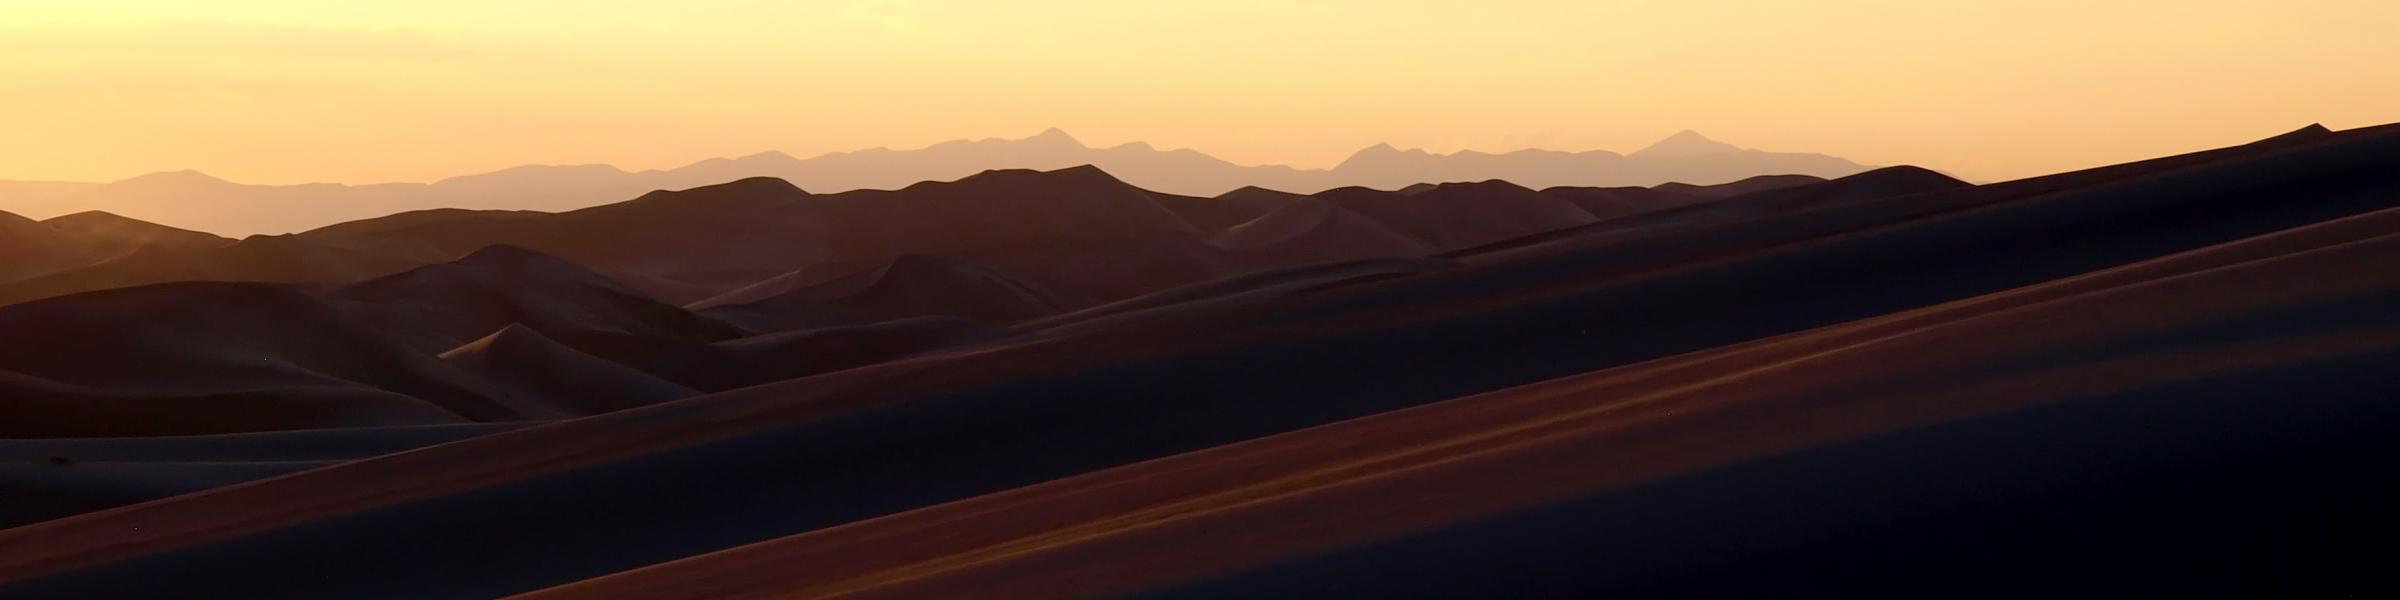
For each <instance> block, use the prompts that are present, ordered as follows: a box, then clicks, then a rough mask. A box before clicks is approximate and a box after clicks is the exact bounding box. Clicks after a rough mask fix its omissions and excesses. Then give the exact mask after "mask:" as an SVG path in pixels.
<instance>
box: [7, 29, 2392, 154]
mask: <svg viewBox="0 0 2400 600" xmlns="http://www.w3.org/2000/svg"><path fill="white" fill-rule="evenodd" d="M2395 24H2400V2H2394V1H2392V0H2295V1H2284V2H2272V1H2238V2H2237V1H2221V0H2074V1H2053V0H2012V1H1984V0H1974V1H1956V2H1922V1H1906V2H1904V1H1855V0H1825V1H1811V2H1802V1H1787V2H1756V1H1753V2H1745V1H1732V0H1682V1H1669V0H1649V1H1642V0H1480V1H1476V2H1459V1H1439V2H1435V1H1416V0H1355V1H1353V0H1323V1H1311V0H1207V1H1174V2H1168V1H1142V2H1128V1H1123V0H1072V1H1048V2H1031V1H998V0H861V1H848V0H795V1H769V0H682V1H678V2H615V1H608V0H541V1H520V0H472V1H460V0H345V1H342V2H326V1H320V0H300V1H268V0H213V1H209V2H196V1H165V0H161V1H150V2H142V1H110V0H60V1H48V0H39V1H28V0H0V179H49V180H82V181H106V180H114V179H121V178H124V177H129V176H133V175H138V174H141V173H145V172H150V171H159V170H172V169H187V168H188V169H198V170H201V171H205V172H208V173H210V174H213V175H217V176H219V177H224V178H227V179H232V180H236V181H244V182H252V183H297V182H306V181H338V182H349V183H366V182H377V181H425V180H430V179H436V178H440V177H445V176H450V175H460V174H467V173H474V172H481V171H489V170H493V169H498V168H502V167H508V166H513V165H519V164H528V163H553V164H557V163H592V162H603V163H612V164H617V165H620V166H624V167H628V168H661V167H672V166H679V165H681V164H684V163H688V162H691V161H693V160H697V159H700V158H706V157H712V156H732V155H741V154H749V153H753V152H758V151H764V150H783V151H786V152H790V153H792V154H794V155H799V156H808V155H812V154H816V153H820V152H825V151H834V150H849V149H856V148H863V147H872V146H890V147H916V146H921V145H925V144H928V143H932V142H937V141H941V140H946V139H955V138H973V137H992V136H1001V137H1021V136H1025V135H1030V134H1032V133H1034V132H1037V131H1040V130H1041V129H1043V128H1045V127H1051V126H1057V127H1062V128H1065V129H1066V130H1068V131H1070V132H1073V133H1074V134H1076V135H1077V136H1079V137H1081V138H1082V139H1083V140H1084V141H1085V142H1087V143H1092V144H1094V145H1108V144H1115V143H1122V142H1128V141H1136V140H1141V141H1148V142H1152V143H1153V144H1156V145H1158V146H1161V147H1191V148H1196V149H1199V150H1202V151H1205V152H1208V153H1211V154H1214V155H1216V156H1219V157H1221V158H1225V159H1228V160H1232V161H1235V162H1240V163H1283V164H1291V165H1295V166H1302V167H1323V166H1330V165H1331V164H1333V163H1334V162H1337V161H1339V160H1340V159H1341V158H1343V157H1344V156H1347V155H1348V154H1349V153H1350V152H1352V151H1355V150H1357V149H1358V148H1361V147H1364V146H1367V145H1370V144H1373V143H1375V142H1380V141H1388V142H1391V143H1393V144H1394V145H1398V146H1402V147H1423V148H1427V149H1430V150H1436V151H1453V150H1458V149H1462V148H1472V149H1480V150H1510V149H1517V148H1523V147H1547V148H1557V149H1568V150H1582V149H1594V148H1599V149H1613V150H1619V151H1630V150H1633V149H1636V148H1639V147H1640V146H1642V145H1644V144H1646V143H1648V142H1651V141H1654V140H1656V139H1658V138H1661V137H1664V136H1666V135H1667V134H1670V133H1673V132H1675V131H1677V130H1681V129H1696V130H1699V131H1702V132H1704V133H1707V134H1708V135H1710V136H1711V137H1715V138H1718V139H1722V140H1725V141H1729V142H1733V143H1736V144H1740V145H1744V146H1750V147H1758V148H1765V149H1770V150H1784V151H1807V152H1823V153H1828V154H1834V155H1838V156H1843V157H1846V158H1851V159H1854V160H1858V161H1861V162H1866V163H1873V164H1900V163H1911V164H1922V165H1926V166H1930V167H1935V168H1941V169H1945V170H1949V171H1951V172H1953V173H1957V174H1959V175H1962V176H1965V177H1968V178H1971V179H1979V180H1993V179H2003V178H2011V177H2017V176H2024V175H2031V174H2038V173H2044V172H2051V171H2057V170H2063V169H2068V168H2074V167H2080V166H2089V165H2095V164H2100V163H2106V162H2115V161H2122V160H2127V159H2134V158H2141V157H2146V156H2154V155H2159V154H2165V153H2170V152H2177V151H2183V150H2191V149H2198V148H2204V147H2213V146H2222V145H2227V144H2232V143H2238V142H2242V141H2246V140H2247V139H2249V138H2255V137H2264V136H2266V135H2271V134H2274V133H2280V132H2282V131H2284V130H2288V129H2292V128H2296V127H2299V126H2301V125H2305V124H2307V123H2309V122H2320V121H2321V122H2324V123H2325V124H2326V125H2328V126H2332V127H2335V128H2347V127H2357V126H2363V125H2371V124H2378V123H2383V122H2389V121H2400V35H2394V33H2393V31H2394V27H2395Z"/></svg>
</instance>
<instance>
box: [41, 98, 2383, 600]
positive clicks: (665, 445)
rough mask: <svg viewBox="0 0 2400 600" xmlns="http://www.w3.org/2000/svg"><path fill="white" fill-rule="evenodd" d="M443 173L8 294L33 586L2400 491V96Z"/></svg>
mask: <svg viewBox="0 0 2400 600" xmlns="http://www.w3.org/2000/svg"><path fill="white" fill-rule="evenodd" d="M1670 142H1673V143H1662V145H1661V146H1660V147H1658V148H1656V149H1654V151H1645V152H1647V153H1649V154H1650V155H1651V156H1654V157H1658V156H1674V155H1678V154H1679V153H1683V152H1691V151H1697V150H1695V149H1702V150H1704V149H1706V148H1708V147H1709V144H1713V142H1708V141H1707V140H1705V139H1700V138H1697V136H1689V137H1688V138H1685V137H1684V136H1679V139H1676V140H1670ZM1374 154H1375V153H1369V155H1368V156H1367V158H1364V159H1358V160H1364V161H1366V162H1364V163H1362V168H1363V166H1366V165H1368V164H1369V163H1376V162H1377V161H1387V162H1389V164H1395V165H1397V164H1406V163H1408V162H1409V161H1410V160H1414V159H1411V158H1409V157H1408V156H1406V154H1407V153H1397V154H1398V155H1396V156H1388V157H1385V156H1375V155H1374ZM1429 179H1433V180H1436V181H1438V180H1439V179H1438V178H1429ZM1218 201H1224V202H1226V203H1224V204H1210V203H1211V202H1218ZM391 220H392V222H388V223H359V224H348V225H344V226H338V227H334V228H328V229H326V230H322V231H320V232H312V233H310V234H303V235H300V236H293V237H290V238H279V239H280V240H281V241H280V242H278V243H287V244H304V245H306V246H308V247H311V248H319V249H334V250H332V251H335V252H361V253H384V254H378V255H379V256H385V257H403V258H396V259H395V260H401V261H403V262H415V263H416V264H415V265H413V266H410V267H404V268H402V269H397V270H395V273H396V274H389V275H385V276H381V277H377V278H373V279H363V280H361V279H349V280H332V281H329V283H330V284H328V285H316V286H301V285H292V284H271V283H171V284H165V285H152V286H145V287H132V288H125V289H115V290H106V291H97V292H86V293H79V294H73V295H68V296H63V297H56V298H49V299H46V300H37V301H32V302H25V303H21V304H15V305H11V306H0V332H8V333H9V334H11V335H12V336H18V337H16V338H14V339H18V340H24V341H25V342H26V343H23V344H13V343H12V344H7V345H0V411H6V413H7V414H5V415H0V416H6V417H9V418H7V419H0V423H6V424H7V425H6V426H5V427H7V428H8V429H7V431H6V433H5V435H6V436H7V437H15V438H61V439H17V440H0V459H5V461H6V464H0V467H4V468H0V479H5V480H6V481H7V482H10V483H9V484H10V485H11V486H12V487H22V488H24V489H26V490H32V491H34V492H35V493H30V494H27V495H24V496H22V498H23V499H22V500H12V501H8V502H0V510H4V511H5V514H0V516H5V517H6V518H8V519H12V520H14V521H12V522H31V521H35V520H41V522H33V523H30V524H26V525H22V526H19V527H15V528H11V529H6V530H0V595H6V596H10V597H18V596H24V597H80V596H94V595H155V594H157V593H161V592H167V591H174V590H194V589H206V590H210V592H211V593H215V594H226V595H239V596H246V597H327V596H355V595H362V594H366V595H391V596H402V597H462V598H464V597H491V596H499V595H507V594H517V593H532V595H533V596H534V597H627V596H636V597H655V596H670V597H677V596H700V597H787V596H805V597H821V596H836V595H842V596H881V597H929V596H930V597H942V596H962V595H973V596H978V597H1062V596H1065V597H1091V596H1113V595H1125V594H1157V595H1167V596H1198V597H1222V596H1298V595H1308V596H1323V595H1369V596H1387V595H1414V594H1429V595H1443V596H1460V595H1466V596H1475V595H1508V596H1590V595H1637V596H1647V595H1659V594H1671V593H1677V592H1692V593H1699V594H1701V595H1718V594H1735V595H1743V594H1747V595H1758V594H1760V593H1762V592H1777V591H1793V590H1797V591H1800V592H1803V593H1806V594H1808V595H1814V594H1817V593H1824V594H1833V595H1840V594H1841V593H1842V592H1845V591H1859V592H1894V591H1899V590H1921V589H1942V588H1924V587H1921V586H1923V585H1926V584H1934V583H1955V582H1957V581H1970V580H1971V581H1998V582H2000V583H1995V584H1994V585H1995V586H1997V587H1994V588H1992V589H2005V590H2010V591H2012V593H2014V592H2036V591H2041V590H2046V589H2050V588H2049V587H2047V586H2046V585H2043V584H2042V582H2050V583H2052V584H2056V583H2057V582H2065V581H2070V580H2075V579H2085V580H2090V581H2092V582H2094V585H2096V586H2098V587H2095V588H2092V589H2105V590H2135V589H2143V588H2138V587H2133V586H2135V585H2136V584H2139V583H2142V582H2154V580H2155V579H2157V578H2158V577H2160V576H2161V575H2162V574H2165V573H2170V572H2176V570H2177V569H2180V568H2187V567H2189V566H2190V565H2212V566H2215V567H2217V568H2216V570H2213V571H2211V572H2209V573H2206V574H2202V575H2197V576H2192V577H2189V578H2186V579H2178V580H2176V581H2174V582H2171V584H2169V585H2165V586H2163V587H2161V588H2159V589H2166V590H2172V591H2175V592H2177V593H2189V592H2203V593H2204V592H2208V591H2215V590H2244V589H2250V588H2248V587H2246V586H2251V585H2259V586H2264V587H2265V588H2276V587H2285V588H2290V589H2305V590H2314V589H2331V590H2355V589H2359V588H2357V587H2356V586H2355V585H2352V584H2354V583H2356V582H2360V581H2365V579H2363V578H2365V577H2368V576H2370V575H2371V574H2372V569H2371V567H2372V565H2373V564H2375V563H2374V561H2373V560H2370V559H2369V558H2368V557H2372V556H2375V552H2376V548H2378V547H2379V546H2377V545H2376V544H2378V543H2380V542H2378V541H2377V540H2380V539H2383V538H2385V537H2388V534H2389V533H2394V532H2395V531H2394V530H2392V529H2390V528H2386V527H2384V526H2382V525H2380V523H2384V522H2388V520H2383V521H2377V519H2382V518H2386V517H2389V516H2390V515H2389V514H2388V508H2385V507H2388V506H2391V505H2393V503H2392V502H2390V501H2391V500H2400V478H2396V477H2393V476H2390V475H2386V474H2384V473H2385V472H2386V471H2388V469H2380V468H2378V463H2379V462H2380V461H2381V460H2383V457H2386V456H2389V455H2391V451H2392V450H2395V448H2393V447H2392V445H2393V442H2392V440H2395V439H2400V412H2395V411H2394V409H2393V407H2391V406H2388V404H2389V403H2388V402H2382V401H2381V400H2382V399H2385V398H2388V397H2390V396H2391V395H2392V394H2393V393H2395V392H2400V379H2395V378H2394V376H2393V375H2392V374H2391V373H2390V372H2389V369H2385V368H2381V365H2384V364H2388V363H2389V361H2390V360H2392V359H2393V358H2394V357H2396V356H2400V313H2395V312H2394V311H2392V310H2390V309H2391V307H2393V306H2400V270H2394V269H2391V268H2390V265H2392V264H2395V263H2396V261H2400V128H2395V127H2388V126H2387V127H2382V128H2370V129H2363V130H2351V131H2342V132H2333V131H2327V130H2323V129H2322V128H2311V129H2304V130H2301V131H2296V132H2293V133H2291V134H2286V135H2283V136H2278V137H2276V138H2271V139H2268V140H2262V141H2260V142H2257V143H2254V144H2249V145H2244V146H2237V147H2232V148H2225V149H2220V150H2212V151H2207V152H2199V153H2193V154H2188V155H2182V156H2174V157H2165V158H2160V159H2154V160H2150V161H2143V162H2138V163H2129V164H2125V165H2116V166H2110V167H2102V168H2097V169H2090V170H2085V171H2077V172H2072V173H2063V174H2059V175H2053V176H2046V177H2038V178H2032V179H2026V180H2020V181H2012V182H2002V183H1995V184H1989V185H1980V186H1978V185H1969V184H1966V183H1963V182H1960V181H1957V180H1955V179H1952V178H1950V177H1947V176H1945V175H1942V174H1940V173H1935V172H1932V171H1928V170H1924V169H1917V168H1913V167H1893V168H1885V169H1877V170H1872V171H1865V172H1860V173H1855V174H1849V175H1847V176H1844V177H1838V178H1835V179H1830V180H1820V179H1816V178H1813V177H1767V178H1755V179H1749V180H1742V181H1738V182H1735V183H1732V184H1726V185H1722V186H1711V187H1701V186H1661V187H1660V188H1657V189H1644V188H1632V189H1622V188H1558V187H1551V188H1548V189H1543V190H1540V191H1535V190H1532V189H1528V188H1525V187H1520V186H1518V185H1515V184H1512V183H1508V182H1504V181H1485V182H1482V183H1432V184H1426V185H1414V186H1407V187H1405V188H1403V189H1399V190H1397V191H1378V190H1371V189H1362V188H1345V189H1334V190H1329V191H1327V192H1324V193H1320V194H1313V195H1299V194H1283V193H1277V192H1271V191H1267V190H1263V189H1255V188H1252V189H1243V190H1236V191H1234V192H1231V193H1228V194H1226V195H1225V196H1224V197H1220V198H1213V199H1211V198H1192V197H1183V196H1171V195H1165V194H1157V193H1153V192H1149V191H1146V190H1142V189H1139V188H1135V187H1133V186H1131V185H1127V184H1125V183H1123V182H1121V181H1117V180H1116V179H1115V178H1113V177H1111V176H1110V175H1109V174H1107V173H1103V172H1100V171H1099V170H1098V169H1094V168H1089V167H1083V168H1071V169H1064V170H1059V171H1052V172H1033V171H995V172H986V173H983V174H980V175H975V176H972V177H967V178H965V179H961V180H958V181H952V182H936V183H921V184H916V185H911V186H907V187H905V188H902V189H897V190H889V191H864V192H845V193H838V194H810V193H808V192H804V191H801V190H799V189H797V188H794V187H792V186H791V185H789V184H786V183H783V182H781V181H776V180H767V179H749V180H741V181H736V182H733V183H728V184H723V185H719V186H710V187H704V188H695V189H690V190H685V191H681V192H657V193H653V194H650V195H647V196H644V197H642V198H640V199H637V200H634V201H630V202H625V203H620V204H615V205H608V206H603V207H597V208H592V209H586V210H582V211H576V212H570V213H561V214H556V215H545V214H532V215H523V214H516V213H498V214H483V213H445V214H420V215H396V216H394V217H392V218H391ZM112 227H113V226H112ZM48 230H49V231H59V230H58V229H56V228H51V229H48ZM146 235H147V234H146ZM135 237H140V236H135ZM152 237H158V238H165V237H172V238H174V239H181V240H185V241H186V242H189V243H193V244H194V245H195V246H198V247H197V248H196V249H190V250H182V251H178V252H220V251H224V250H226V249H229V248H234V247H238V246H241V245H244V244H252V243H253V242H257V241H259V238H254V239H252V240H245V241H243V242H240V243H236V244H232V245H225V246H210V245H207V244H198V243H197V242H196V241H194V240H191V239H190V238H188V237H182V236H167V235H166V234H156V235H154V236H152ZM152 237H141V238H140V239H152ZM295 247H297V246H295ZM150 248H152V249H150V250H137V251H136V252H137V253H139V252H145V251H148V252H163V250H158V249H157V248H158V247H156V246H152V247H150ZM450 257H463V258H450ZM412 269H413V270H412ZM76 272H78V271H76V270H68V271H61V272H59V273H53V274H51V275H45V276H39V277H35V278H33V279H26V280H23V281H20V282H18V283H24V282H31V281H41V280H42V279H43V278H44V277H55V276H58V275H59V274H60V273H67V274H71V273H76ZM601 273H608V274H610V275H609V276H603V275H601ZM7 285H8V286H13V285H16V284H7ZM4 289H14V288H8V287H7V286H0V290H4ZM649 289H673V290H680V291H679V292H678V294H679V297H678V298H677V300H680V301H682V302H687V304H683V305H681V306H678V305H676V304H673V303H670V302H662V301H659V300H657V299H654V296H652V295H651V294H650V293H648V292H645V291H637V290H649ZM702 293H708V294H709V295H710V296H713V297H707V296H700V294H702ZM12 341H13V340H12ZM117 356H130V357H135V358H137V359H138V360H130V361H127V360H114V357H117ZM261 430H291V431H273V432H265V433H236V432H256V431H261ZM192 434H228V435H200V436H194V435H192ZM142 435H155V436H170V437H157V438H139V437H123V436H142ZM74 437H95V438H105V439H90V440H76V439H63V438H74ZM83 511H92V512H85V513H84V514H75V513H78V512H83ZM69 515H72V516H69ZM43 519H47V520H43ZM2369 521H2374V522H2375V523H2377V524H2373V525H2370V524H2369V523H2368V522H2369ZM2102 564H2110V565H2120V566H2121V568H2102V567H2101V566H2098V565H2102ZM1844 565H1899V566H1903V567H1904V568H1903V570H1902V571H1899V572H1892V571H1890V570H1868V569H1866V568H1864V567H1858V566H1844ZM2237 566H2248V567H2255V568H2246V569H2245V568H2231V567H2237ZM1895 568H1902V567H1895ZM429 574H439V576H431V575H429ZM2278 584H2281V585H2278ZM1779 585H1783V586H1789V587H1788V588H1779V587H1777V586H1779ZM1766 595H1774V594H1772V593H1769V594H1766Z"/></svg>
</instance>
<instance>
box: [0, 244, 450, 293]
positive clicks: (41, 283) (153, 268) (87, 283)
mask: <svg viewBox="0 0 2400 600" xmlns="http://www.w3.org/2000/svg"><path fill="white" fill-rule="evenodd" d="M419 264H422V263H420V262H418V261H415V260H410V259H405V258H397V257H392V256H387V255H381V254H374V253H368V252H359V251H354V250H349V249H345V248H338V247H331V246H325V245H320V244H316V243H313V242H310V241H307V240H302V239H298V238H294V237H290V236H282V237H252V238H249V239H245V240H242V241H240V242H235V243H233V244H228V245H224V246H216V247H209V248H199V249H177V248H168V247H158V246H149V247H143V248H140V249H136V250H134V251H132V252H130V253H127V254H124V255H121V256H117V257H115V258H110V259H107V260H103V261H100V262H97V263H93V264H90V265H87V266H82V267H78V268H74V269H68V270H63V271H57V272H52V273H49V274H46V275H42V276H39V277H32V278H28V279H24V280H20V281H14V282H10V283H6V284H0V306H4V305H8V304H14V303H18V302H24V301H27V300H37V299H41V298H50V297H55V296H63V295H67V294H74V293H79V292H88V291H93V290H106V289H115V288H125V287H132V286H139V285H149V284H154V283H168V282H177V281H246V282H274V283H303V282H339V281H356V280H360V279H365V278H368V277H375V276H379V275H385V274H389V273H393V272H396V271H400V270H402V269H407V268H409V267H414V266H417V265H419Z"/></svg>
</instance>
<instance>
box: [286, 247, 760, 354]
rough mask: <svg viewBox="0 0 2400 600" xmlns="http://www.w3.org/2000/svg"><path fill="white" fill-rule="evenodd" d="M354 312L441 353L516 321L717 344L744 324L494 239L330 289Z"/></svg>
mask: <svg viewBox="0 0 2400 600" xmlns="http://www.w3.org/2000/svg"><path fill="white" fill-rule="evenodd" d="M324 295H325V297H326V298H328V299H329V300H332V301H336V302H340V303H342V305H343V306H344V307H345V308H346V309H347V310H349V312H351V313H352V314H354V315H358V316H359V317H360V318H361V319H364V320H366V321H368V322H370V323H373V324H375V325H377V326H378V327H381V328H383V329H385V330H386V331H388V332H390V333H391V334H392V335H394V336H397V337H401V338H404V339H408V340H410V341H411V343H412V345H414V346H416V347H418V348H420V349H425V350H428V351H432V352H440V351H442V350H447V349H449V348H452V347H455V346H458V345H460V344H464V343H467V342H469V341H473V340H476V339H478V338H481V337H482V336H484V335H487V334H490V333H492V332H495V331H498V330H500V329H501V328H503V327H507V326H510V325H512V324H515V325H519V326H523V327H526V328H529V329H532V330H533V331H536V332H544V333H557V332H565V331H579V330H591V331H605V332H612V333H622V334H627V335H633V336H638V337H648V338H657V339H665V340H686V341H695V342H712V341H717V340H724V339H731V338H734V337H740V335H741V331H740V330H739V329H736V328H734V327H732V326H730V325H727V324H724V323H721V322H717V321H715V320H712V319H709V318H707V317H702V316H699V315H695V314H692V313H690V312H687V311H685V310H683V309H681V308H678V307H675V306H671V305H667V304H665V303H661V302H658V301H656V300H652V299H651V298H649V297H648V296H646V295H644V294H642V293H641V292H638V291H635V290H633V289H631V288H628V287H626V286H625V285H623V284H619V283H617V282H615V281H613V280H610V279H608V278H606V277H602V276H600V275H599V274H596V273H592V272H590V271H586V270H584V269H582V268H581V267H577V266H575V265H574V264H572V263H568V262H566V261H563V260H559V259H557V258H553V257H550V256H548V255H544V254H541V253H538V252H533V251H530V250H525V249H522V248H516V247H512V246H492V247H487V248H484V249H482V250H478V251H476V252H475V253H474V254H471V255H468V256H467V257H465V258H461V259H459V260H457V261H453V262H449V263H443V264H439V265H431V266H426V267H421V268H418V269H414V270H410V271H408V272H404V273H398V274H394V275H390V276H386V277H381V278H377V279H373V280H369V281H364V282H359V283H355V284H350V285H346V286H341V287H339V288H335V289H332V290H328V291H326V292H325V294H324Z"/></svg>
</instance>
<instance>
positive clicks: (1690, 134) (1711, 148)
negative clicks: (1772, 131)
mask: <svg viewBox="0 0 2400 600" xmlns="http://www.w3.org/2000/svg"><path fill="white" fill-rule="evenodd" d="M1741 151H1742V148H1741V147H1740V146H1735V145H1733V144H1728V143H1725V142H1720V141H1716V140H1712V139H1708V136H1705V135H1700V132H1697V131H1692V130H1689V129H1686V130H1683V131H1679V132H1676V133H1675V135H1670V136H1667V139H1663V140H1659V141H1658V143H1655V144H1651V145H1650V146H1649V147H1647V148H1643V149H1641V150H1639V151H1636V152H1634V153H1633V154H1631V155H1629V156H1699V155H1703V154H1726V153H1732V152H1741Z"/></svg>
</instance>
